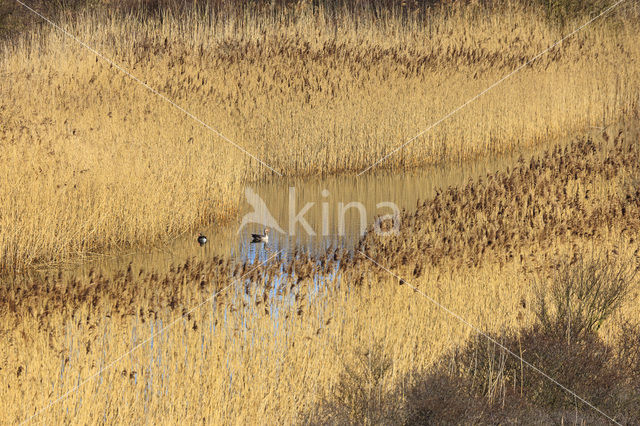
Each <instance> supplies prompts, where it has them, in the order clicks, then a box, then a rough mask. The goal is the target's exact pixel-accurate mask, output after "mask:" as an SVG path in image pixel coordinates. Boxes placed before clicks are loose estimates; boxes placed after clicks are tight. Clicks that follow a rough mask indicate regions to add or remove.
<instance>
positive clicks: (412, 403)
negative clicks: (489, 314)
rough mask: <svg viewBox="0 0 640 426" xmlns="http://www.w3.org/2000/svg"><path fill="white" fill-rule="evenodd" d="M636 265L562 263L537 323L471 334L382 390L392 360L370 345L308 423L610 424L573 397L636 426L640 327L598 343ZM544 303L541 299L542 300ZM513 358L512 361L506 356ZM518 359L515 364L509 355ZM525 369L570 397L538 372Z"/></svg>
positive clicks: (585, 259)
mask: <svg viewBox="0 0 640 426" xmlns="http://www.w3.org/2000/svg"><path fill="white" fill-rule="evenodd" d="M631 264H635V263H632V262H629V261H628V259H619V258H617V257H616V256H614V255H612V254H610V253H609V254H606V255H598V256H594V255H589V256H587V255H582V254H576V255H575V256H574V258H573V259H571V260H568V261H566V262H564V263H563V265H562V266H561V268H560V269H559V270H558V271H557V273H556V274H554V275H553V277H552V278H551V279H550V282H549V283H547V284H548V287H549V289H550V291H549V292H548V293H549V294H550V295H551V296H550V297H544V296H540V297H539V298H538V300H537V303H536V304H535V306H534V307H533V309H534V311H535V313H536V315H537V317H538V319H539V321H538V322H536V323H535V324H534V325H533V326H530V327H528V328H525V329H523V330H520V331H519V332H513V331H507V332H505V333H503V334H499V335H498V334H492V335H489V336H488V337H490V339H489V338H487V336H485V335H476V336H475V337H473V338H471V340H470V341H469V342H468V343H467V344H466V345H465V346H464V347H461V348H457V349H456V350H454V351H453V352H452V353H449V354H448V355H446V356H445V357H443V358H442V359H441V360H440V361H439V362H437V363H436V365H435V366H434V367H432V368H431V369H430V370H428V371H426V372H414V373H413V374H411V375H409V377H405V378H403V379H401V380H400V383H401V384H400V385H396V386H389V383H388V373H389V371H390V369H391V368H392V366H393V361H392V360H391V359H390V358H388V356H387V355H386V354H385V349H384V344H383V343H382V342H377V344H375V345H373V346H372V348H371V349H370V350H368V351H363V352H362V353H360V352H358V353H356V354H355V356H353V357H352V359H353V361H351V362H350V363H345V365H344V368H343V372H342V373H341V374H340V376H339V380H338V382H337V383H336V384H335V386H334V387H333V389H331V390H330V391H329V392H328V393H327V394H326V396H325V397H324V399H323V400H322V402H321V403H320V404H319V406H318V407H315V408H314V409H312V410H311V411H310V412H307V413H305V414H304V415H303V417H302V421H303V422H305V423H308V424H407V425H413V424H470V423H474V424H478V423H479V424H503V423H535V424H550V423H551V424H561V423H563V422H572V423H573V422H575V423H577V424H585V423H586V424H608V423H609V421H608V420H607V419H606V418H605V417H604V416H603V415H601V414H600V413H598V412H597V411H595V410H594V409H593V408H592V407H589V406H588V405H587V404H585V403H584V402H582V401H581V400H580V399H579V398H577V397H576V396H575V395H579V396H580V397H582V398H584V399H586V400H587V401H588V402H589V404H591V405H592V406H594V407H597V408H598V409H599V410H601V411H602V412H604V413H606V414H607V415H610V416H612V417H613V418H614V419H615V420H616V421H617V422H620V423H622V424H638V422H640V355H639V352H638V349H637V348H638V346H639V345H640V324H637V323H635V324H634V323H630V322H625V323H623V324H622V325H621V327H620V328H621V330H622V331H621V333H620V336H619V337H618V338H617V340H616V341H615V342H614V343H607V342H605V341H604V340H603V338H602V337H600V335H599V334H598V329H599V328H600V326H601V325H602V324H603V322H604V321H605V320H607V319H608V318H610V317H611V315H612V314H613V313H614V312H615V311H616V310H617V309H619V307H620V301H621V299H622V298H624V297H628V296H629V294H630V291H631V289H633V288H637V286H638V280H637V276H636V272H637V269H636V268H635V267H633V266H629V265H631ZM541 294H542V293H541ZM509 352H511V353H509ZM513 354H517V355H518V357H520V358H521V359H520V358H518V357H516V356H513ZM522 359H524V360H525V361H526V363H530V364H532V365H533V366H535V367H536V368H538V369H539V370H540V371H543V372H544V373H545V374H547V375H548V376H549V377H551V378H553V379H554V380H557V382H558V383H560V384H562V386H564V387H565V388H566V389H569V390H571V391H572V392H574V393H575V394H571V393H570V392H567V391H566V390H564V389H562V388H561V387H560V386H559V385H558V384H556V383H553V381H552V380H550V379H549V378H548V377H544V376H543V375H542V374H540V373H538V372H536V371H535V370H533V369H532V368H530V367H529V366H528V365H526V363H525V362H523V361H522Z"/></svg>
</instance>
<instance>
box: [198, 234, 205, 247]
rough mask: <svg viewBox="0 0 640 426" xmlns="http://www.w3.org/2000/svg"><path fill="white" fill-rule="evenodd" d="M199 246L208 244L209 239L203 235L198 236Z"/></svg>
mask: <svg viewBox="0 0 640 426" xmlns="http://www.w3.org/2000/svg"><path fill="white" fill-rule="evenodd" d="M198 244H200V246H203V245H205V244H207V237H205V236H204V235H202V233H201V234H200V235H198Z"/></svg>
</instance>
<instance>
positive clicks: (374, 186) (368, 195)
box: [67, 148, 543, 276]
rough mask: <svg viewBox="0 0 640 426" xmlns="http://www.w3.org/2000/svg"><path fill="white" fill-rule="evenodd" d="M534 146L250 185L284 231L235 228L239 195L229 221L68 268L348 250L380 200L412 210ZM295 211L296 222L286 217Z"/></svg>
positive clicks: (165, 265) (77, 271) (244, 209)
mask: <svg viewBox="0 0 640 426" xmlns="http://www.w3.org/2000/svg"><path fill="white" fill-rule="evenodd" d="M541 149H543V148H538V149H535V150H529V151H518V152H513V153H511V154H510V155H508V156H503V157H498V158H494V159H483V160H480V161H475V162H465V163H460V164H447V165H444V166H434V167H429V168H425V169H422V170H420V171H416V172H413V173H402V174H397V173H389V172H385V171H382V172H377V171H371V172H369V173H367V174H364V175H363V176H361V177H356V176H354V175H350V176H334V177H326V178H317V177H312V178H304V179H285V180H279V181H276V182H271V183H265V184H260V185H256V186H254V187H252V188H251V190H252V191H253V192H255V194H257V196H259V197H260V199H261V200H262V201H264V206H265V208H266V209H267V210H268V213H269V214H270V215H271V216H273V219H274V220H275V221H276V222H277V224H278V226H279V227H280V228H281V230H282V231H283V232H277V231H276V230H275V229H272V231H271V233H270V234H269V242H268V243H251V234H252V233H262V232H263V230H264V225H262V224H259V223H248V224H246V226H244V227H242V228H240V224H241V221H242V218H243V217H244V215H245V214H247V213H252V212H254V207H252V206H251V205H250V204H249V203H247V202H246V201H245V200H243V202H242V205H241V210H240V212H241V213H240V214H239V215H238V218H237V219H236V220H235V221H233V222H232V223H230V224H227V225H225V226H212V227H210V228H207V229H197V230H195V232H194V233H193V234H188V235H183V236H181V237H179V238H176V239H175V240H174V241H173V242H171V243H170V244H168V245H165V246H163V247H156V248H153V249H151V250H147V251H143V252H136V253H132V254H125V255H119V256H115V257H106V256H105V257H102V258H98V259H97V260H94V261H91V262H85V263H82V264H80V265H76V266H68V267H67V273H71V274H72V275H76V276H77V275H86V274H87V273H88V272H89V271H90V270H92V269H93V270H97V271H100V272H104V273H105V274H109V273H110V272H112V271H115V270H122V269H123V268H127V267H128V265H129V264H131V265H132V269H133V270H140V269H144V270H153V271H156V272H158V273H162V272H164V271H166V270H168V269H169V268H170V267H171V266H172V265H176V264H180V263H183V262H185V261H186V260H187V259H189V258H196V259H203V260H204V259H207V258H210V257H213V256H214V255H217V256H224V257H230V258H231V259H232V260H234V261H245V260H248V261H249V262H251V263H255V262H261V261H265V260H267V259H268V258H269V256H271V255H273V254H274V253H276V252H277V251H279V250H283V251H284V253H285V254H286V255H288V256H291V255H292V254H293V253H294V252H295V251H296V250H304V251H307V252H310V253H311V254H320V253H324V252H326V250H327V249H330V248H343V249H346V250H350V249H352V248H353V247H354V246H355V244H356V243H357V242H358V239H359V238H360V236H361V230H362V228H363V227H364V226H368V225H370V224H371V223H373V221H374V218H375V217H376V216H379V215H383V214H389V213H391V209H389V208H388V207H381V206H380V205H379V203H385V202H386V203H392V204H394V205H396V206H398V208H400V209H407V210H412V209H414V208H415V206H416V204H417V202H418V201H419V200H421V201H424V200H428V199H429V198H432V197H433V196H434V195H435V193H436V191H437V190H438V189H446V188H447V187H449V186H457V185H461V184H465V183H467V182H468V181H469V179H477V178H478V177H481V176H484V175H485V174H487V173H492V172H494V171H497V170H502V169H506V168H507V167H508V166H513V165H514V163H515V162H516V161H517V159H518V158H519V157H520V156H523V157H524V158H525V159H527V158H529V157H531V156H532V155H534V154H535V153H536V152H539V151H540V150H541ZM349 203H352V204H351V205H350V204H349ZM354 203H358V204H359V205H361V206H362V207H363V209H364V215H363V214H362V209H360V210H358V208H356V207H354V206H353V204H354ZM349 206H350V207H349ZM257 210H260V209H257ZM256 215H257V216H258V217H261V218H265V217H267V216H268V214H267V212H265V211H255V214H254V215H253V218H255V217H256ZM296 215H299V216H298V219H300V220H297V221H292V220H291V219H292V218H295V216H296ZM291 222H293V223H291ZM363 222H366V223H363ZM198 232H202V233H203V234H204V235H206V236H207V238H208V243H207V244H206V245H204V246H202V247H201V246H200V245H199V244H198V241H197V236H198Z"/></svg>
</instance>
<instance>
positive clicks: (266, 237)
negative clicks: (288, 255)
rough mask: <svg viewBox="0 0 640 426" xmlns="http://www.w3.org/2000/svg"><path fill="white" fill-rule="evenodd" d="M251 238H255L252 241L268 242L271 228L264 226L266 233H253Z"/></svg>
mask: <svg viewBox="0 0 640 426" xmlns="http://www.w3.org/2000/svg"><path fill="white" fill-rule="evenodd" d="M251 238H253V240H252V241H251V242H252V243H268V242H269V228H264V234H251Z"/></svg>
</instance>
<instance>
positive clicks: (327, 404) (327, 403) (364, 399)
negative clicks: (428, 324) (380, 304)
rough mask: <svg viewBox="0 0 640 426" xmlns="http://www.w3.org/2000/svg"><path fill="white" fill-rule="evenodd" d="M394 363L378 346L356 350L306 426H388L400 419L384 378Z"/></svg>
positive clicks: (395, 398) (378, 344) (398, 410)
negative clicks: (359, 425) (347, 425)
mask: <svg viewBox="0 0 640 426" xmlns="http://www.w3.org/2000/svg"><path fill="white" fill-rule="evenodd" d="M392 367H393V360H392V359H391V357H390V355H389V354H388V353H387V352H385V349H384V346H383V344H382V343H381V342H379V341H377V342H374V343H373V344H372V346H371V348H369V349H367V350H358V351H356V352H355V353H354V355H353V359H352V360H351V361H345V362H344V363H343V371H342V372H341V373H340V376H339V379H338V382H337V383H336V385H335V386H334V388H333V390H332V391H331V392H330V393H329V394H328V395H327V396H326V397H325V398H324V400H323V402H322V403H321V404H320V407H319V408H318V410H317V412H315V413H313V416H309V417H308V418H307V419H306V421H305V423H309V424H327V423H329V424H391V423H396V421H397V419H398V418H399V415H400V406H401V404H400V400H399V397H398V395H396V393H395V392H394V391H391V392H390V391H388V390H387V389H388V387H387V386H386V385H387V378H388V374H389V373H390V371H391V368H392Z"/></svg>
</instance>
